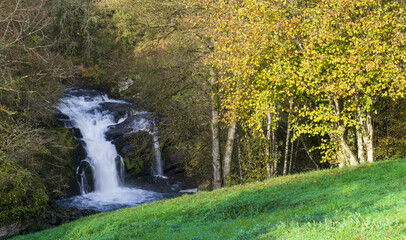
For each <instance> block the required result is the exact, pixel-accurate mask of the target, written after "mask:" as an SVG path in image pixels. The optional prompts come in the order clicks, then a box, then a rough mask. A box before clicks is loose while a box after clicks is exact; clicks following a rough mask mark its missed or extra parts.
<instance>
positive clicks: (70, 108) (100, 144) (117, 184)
mask: <svg viewBox="0 0 406 240" xmlns="http://www.w3.org/2000/svg"><path fill="white" fill-rule="evenodd" d="M70 91H71V92H70V93H75V90H70ZM103 103H119V104H128V103H126V102H124V101H119V100H114V99H110V98H108V97H107V96H106V95H102V94H96V95H95V96H91V97H90V96H87V95H86V94H67V95H66V97H64V98H62V99H61V102H60V104H59V106H58V108H59V110H60V111H61V112H62V113H63V114H65V115H67V116H68V117H69V120H70V123H71V124H72V125H73V127H75V128H78V129H79V130H80V132H81V134H82V138H81V140H82V141H83V142H84V148H85V150H86V153H87V158H86V159H85V160H83V161H85V162H88V164H89V165H90V166H91V168H92V174H93V180H94V191H93V192H90V193H88V191H87V183H86V176H85V172H84V170H82V171H81V170H79V167H78V172H77V173H78V175H81V178H80V185H81V186H80V188H81V189H80V190H81V193H82V195H81V196H76V197H73V198H72V199H69V200H67V201H66V202H67V203H66V204H64V203H62V205H66V206H74V207H77V208H82V209H95V210H99V211H109V210H114V209H117V208H122V207H127V206H135V205H139V204H141V203H145V202H150V201H153V200H156V199H159V198H161V196H160V195H159V194H158V193H155V192H151V191H145V190H141V189H135V188H127V187H124V186H122V179H123V177H124V164H123V161H122V158H121V156H119V155H118V153H117V150H116V148H115V146H114V144H112V143H111V142H110V141H107V140H106V138H105V133H106V131H108V129H109V126H114V125H117V124H119V123H121V122H123V121H124V120H125V119H124V118H122V119H119V120H118V121H116V120H115V119H114V116H113V115H112V114H111V113H110V112H109V111H107V110H103V108H102V107H101V104H103ZM135 114H136V113H135ZM150 129H151V122H150V121H148V120H147V119H144V118H141V119H140V120H139V121H134V130H133V131H139V130H144V131H148V132H150V133H151V134H152V135H153V138H154V147H155V149H156V150H155V151H156V156H157V157H156V158H157V164H158V162H159V164H158V166H157V174H158V175H162V164H161V159H160V158H161V157H160V151H159V142H158V138H157V136H156V132H151V130H150ZM156 145H157V146H156ZM157 149H158V150H157ZM158 158H159V161H158Z"/></svg>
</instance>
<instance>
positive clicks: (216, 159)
mask: <svg viewBox="0 0 406 240" xmlns="http://www.w3.org/2000/svg"><path fill="white" fill-rule="evenodd" d="M210 77H211V89H212V93H211V103H212V120H211V131H212V144H213V147H212V155H213V188H214V189H219V188H221V159H220V136H219V120H218V115H219V96H218V88H217V86H216V74H215V73H214V70H213V69H210Z"/></svg>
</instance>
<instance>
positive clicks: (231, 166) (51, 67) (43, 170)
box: [0, 0, 406, 226]
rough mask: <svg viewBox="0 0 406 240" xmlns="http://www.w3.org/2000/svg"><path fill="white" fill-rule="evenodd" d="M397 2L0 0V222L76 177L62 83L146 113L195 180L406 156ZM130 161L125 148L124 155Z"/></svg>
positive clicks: (204, 182)
mask: <svg viewBox="0 0 406 240" xmlns="http://www.w3.org/2000/svg"><path fill="white" fill-rule="evenodd" d="M405 11H406V3H405V2H404V1H403V0H386V1H384V0H380V1H376V0H360V1H348V0H269V1H254V0H244V1H240V0H236V1H214V0H189V1H186V0H185V1H182V0H143V1H141V0H90V1H82V0H54V1H48V0H0V34H1V37H0V92H1V93H0V209H1V211H0V226H1V225H4V224H9V223H12V222H15V221H21V220H25V219H29V218H32V217H35V216H37V215H39V214H41V213H42V212H43V211H44V209H45V208H46V206H47V204H48V203H49V202H50V201H51V200H52V199H54V198H58V197H61V196H65V195H66V194H67V193H68V192H69V186H70V184H71V181H72V179H74V174H75V169H74V168H75V166H73V165H72V158H73V155H74V154H75V146H76V145H77V144H78V143H77V142H76V141H75V140H74V138H73V136H72V133H71V132H70V131H69V130H67V129H65V128H64V127H63V124H62V123H60V122H59V121H58V120H57V114H58V111H57V110H56V108H55V105H56V104H57V103H58V100H59V98H60V97H61V96H62V94H63V91H64V89H65V88H66V87H71V86H76V87H83V88H93V89H98V90H102V91H104V92H106V93H108V94H109V95H111V96H113V97H115V98H119V99H125V100H127V101H130V102H133V103H134V104H135V105H136V106H139V107H140V108H142V109H145V110H148V111H150V112H153V113H155V114H156V116H157V118H158V120H159V122H158V124H159V129H160V133H159V134H160V139H161V145H162V149H163V153H164V160H165V158H168V159H169V158H170V159H172V160H173V161H177V162H178V165H177V166H178V168H181V169H182V170H183V171H185V173H186V174H187V175H188V176H189V177H193V178H195V179H197V180H198V182H199V184H200V189H202V190H210V189H217V188H221V187H222V186H228V185H235V184H242V183H246V182H251V181H256V180H264V179H267V178H272V177H276V176H281V175H287V174H291V173H298V172H304V171H308V170H315V169H321V168H333V167H336V166H337V167H338V166H346V165H357V164H362V163H372V162H374V161H377V160H384V159H388V158H397V157H404V156H406V148H405V144H406V125H405V124H404V119H405V117H406V107H405V106H406V105H405V103H406V100H405V90H406V70H405V67H406V25H405V23H406V14H405ZM130 161H131V160H130Z"/></svg>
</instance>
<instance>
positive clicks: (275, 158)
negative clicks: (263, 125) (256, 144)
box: [271, 127, 278, 176]
mask: <svg viewBox="0 0 406 240" xmlns="http://www.w3.org/2000/svg"><path fill="white" fill-rule="evenodd" d="M275 128H276V127H273V128H272V131H271V132H272V148H271V150H272V160H273V169H272V173H273V175H274V176H277V175H278V145H277V143H276V131H275Z"/></svg>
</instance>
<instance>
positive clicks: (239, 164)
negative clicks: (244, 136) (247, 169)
mask: <svg viewBox="0 0 406 240" xmlns="http://www.w3.org/2000/svg"><path fill="white" fill-rule="evenodd" d="M237 139H238V140H237V158H238V170H239V173H240V182H241V184H243V183H244V178H243V175H242V164H241V146H240V141H239V139H240V137H239V135H238V134H237Z"/></svg>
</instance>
